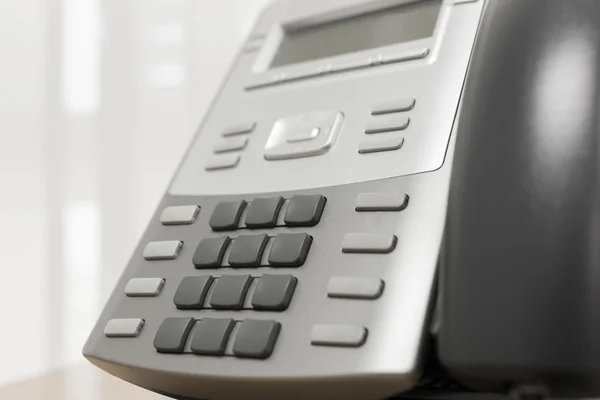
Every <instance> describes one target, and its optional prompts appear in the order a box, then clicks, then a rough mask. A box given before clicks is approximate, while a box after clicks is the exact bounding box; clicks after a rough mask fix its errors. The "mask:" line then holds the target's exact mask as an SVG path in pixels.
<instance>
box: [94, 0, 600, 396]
mask: <svg viewBox="0 0 600 400" xmlns="http://www.w3.org/2000/svg"><path fill="white" fill-rule="evenodd" d="M598 21H600V4H598V3H597V2H595V1H593V0H572V1H569V2H564V1H562V0H528V1H517V0H390V1H387V0H323V1H319V2H313V1H301V0H282V1H278V2H275V3H273V4H272V5H271V6H270V7H269V8H267V9H266V10H265V12H264V13H263V15H262V16H261V18H260V20H259V21H258V23H257V25H256V26H255V29H254V30H253V32H252V34H251V35H250V37H249V39H248V41H247V42H246V43H245V44H244V47H243V49H242V50H241V52H240V55H239V57H238V58H237V60H236V62H235V64H234V66H233V68H232V69H231V70H230V73H229V75H228V77H227V79H226V81H225V83H224V84H223V86H222V88H221V91H220V93H219V94H218V96H217V98H216V99H215V101H214V103H213V106H212V108H211V110H210V112H209V114H208V116H207V118H206V120H205V121H204V122H203V124H202V125H201V127H200V128H199V130H198V134H197V135H196V137H195V139H194V143H193V144H192V145H191V147H190V149H189V151H188V153H187V154H186V156H185V158H184V161H183V162H182V164H181V165H180V167H179V169H178V171H177V173H176V174H175V177H174V178H173V180H172V182H171V183H170V185H169V188H168V190H167V192H166V193H165V196H164V198H163V200H162V202H161V203H160V205H159V207H158V209H157V211H156V213H155V215H154V216H153V217H152V219H151V221H150V223H149V225H148V228H147V230H146V232H145V233H144V235H143V237H142V239H141V241H140V243H139V245H138V246H137V248H136V249H135V251H134V252H133V255H132V257H131V260H130V262H129V264H128V266H127V268H126V269H125V270H124V272H123V275H122V277H121V278H120V280H119V282H118V283H117V286H116V288H115V290H114V292H113V293H112V295H111V297H110V299H109V300H108V303H107V305H106V307H105V309H104V311H103V313H102V315H101V316H100V318H99V320H98V323H97V324H96V326H95V328H94V330H93V331H92V333H91V335H90V337H89V339H88V342H87V344H86V346H85V348H84V355H85V356H86V357H87V358H88V359H89V360H90V361H91V362H92V363H94V364H95V365H97V366H99V367H100V368H102V369H104V370H105V371H107V372H109V373H111V374H113V375H116V376H118V377H120V378H122V379H124V380H127V381H129V382H131V383H133V384H136V385H139V386H142V387H144V388H147V389H149V390H151V391H154V392H157V393H162V394H165V395H167V396H170V397H173V398H177V399H215V400H218V399H237V398H240V399H243V398H248V399H281V398H286V399H305V398H328V397H331V398H338V397H340V398H342V397H343V398H347V399H383V398H386V397H390V396H394V395H399V396H405V397H409V398H418V397H423V398H427V397H430V396H442V397H444V396H452V395H454V394H457V393H459V394H461V395H463V394H465V393H467V392H472V393H498V394H517V395H521V396H537V397H543V396H562V397H568V396H591V395H597V394H598V393H600V385H599V384H597V383H595V381H598V374H599V372H598V371H600V368H598V367H600V365H599V361H598V360H600V354H598V353H599V352H600V345H596V344H595V343H596V342H595V341H594V339H595V336H596V335H595V333H596V331H597V330H598V328H600V320H599V319H600V316H596V315H595V313H594V311H595V308H594V304H595V300H596V297H597V296H599V295H597V294H596V292H597V291H596V290H595V284H594V282H595V279H594V278H595V276H594V271H595V265H594V263H595V262H597V261H596V260H598V259H600V257H598V256H599V254H597V251H596V250H595V249H596V245H595V241H596V240H595V239H596V238H597V237H598V236H600V235H597V234H596V232H597V229H596V226H597V224H598V222H597V221H596V220H597V217H596V215H597V213H596V207H597V206H596V204H600V203H598V201H596V197H597V194H596V192H597V190H596V185H594V182H595V179H594V178H595V175H594V174H595V171H596V170H597V163H598V159H599V157H598V155H597V153H598V151H599V150H598V145H597V144H598V143H597V141H598V139H596V137H597V135H596V131H597V128H598V122H597V120H596V118H595V117H594V116H595V112H596V110H597V109H598V107H597V106H598V104H597V103H598V102H599V101H600V100H598V96H597V95H596V93H599V92H600V91H598V90H596V89H597V87H598V85H599V83H598V82H600V80H598V79H597V76H598V73H597V65H598V50H597V49H600V35H599V34H600V29H599V28H597V22H598ZM463 87H464V88H465V89H464V93H463Z"/></svg>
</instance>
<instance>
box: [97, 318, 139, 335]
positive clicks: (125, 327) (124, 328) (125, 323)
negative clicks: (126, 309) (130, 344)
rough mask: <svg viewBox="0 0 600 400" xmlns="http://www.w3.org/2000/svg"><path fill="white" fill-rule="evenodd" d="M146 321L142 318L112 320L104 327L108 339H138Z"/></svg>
mask: <svg viewBox="0 0 600 400" xmlns="http://www.w3.org/2000/svg"><path fill="white" fill-rule="evenodd" d="M143 326H144V320H143V319H140V318H119V319H111V320H110V321H108V322H107V323H106V326H105V327H104V334H105V335H106V336H107V337H136V336H138V335H139V334H140V332H141V331H142V328H143Z"/></svg>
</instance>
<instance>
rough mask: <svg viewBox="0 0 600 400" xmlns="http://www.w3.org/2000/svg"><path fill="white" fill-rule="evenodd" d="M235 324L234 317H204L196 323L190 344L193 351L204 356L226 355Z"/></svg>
mask: <svg viewBox="0 0 600 400" xmlns="http://www.w3.org/2000/svg"><path fill="white" fill-rule="evenodd" d="M234 325H235V322H234V321H233V319H221V318H202V319H201V320H200V321H198V322H197V323H196V330H195V331H194V336H193V338H192V343H191V346H190V347H191V350H192V352H193V353H195V354H200V355H204V356H222V355H224V354H225V347H226V346H227V340H228V339H229V335H230V334H231V330H232V329H233V327H234Z"/></svg>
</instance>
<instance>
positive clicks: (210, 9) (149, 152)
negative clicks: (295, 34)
mask: <svg viewBox="0 0 600 400" xmlns="http://www.w3.org/2000/svg"><path fill="white" fill-rule="evenodd" d="M268 2H269V0H112V1H111V0H2V1H0V183H1V185H2V186H1V189H0V251H1V259H0V265H1V267H0V268H1V271H2V275H3V279H2V281H1V290H0V318H1V319H0V321H1V323H0V343H1V344H2V353H1V354H2V355H1V356H0V385H2V384H5V383H9V382H12V381H16V380H20V379H24V378H27V377H29V376H33V375H37V374H39V373H42V372H44V371H47V370H51V369H55V368H58V367H61V366H64V365H67V364H71V363H77V362H82V357H81V347H82V346H83V343H84V341H85V339H86V338H87V334H88V333H89V331H90V329H91V327H92V325H93V323H94V322H95V319H96V317H97V316H98V314H99V312H100V311H101V308H102V306H103V304H104V301H105V300H106V298H107V296H108V295H109V293H110V291H111V290H112V287H113V285H114V283H115V282H116V280H117V278H118V277H119V275H120V273H121V271H122V269H123V268H124V267H125V264H126V262H127V259H128V258H129V255H130V253H131V252H132V251H133V248H134V246H135V244H136V242H137V240H138V238H139V237H140V235H141V233H142V231H143V230H144V228H145V225H146V223H147V221H148V220H149V218H150V215H151V214H152V212H153V211H154V207H155V206H156V205H157V203H158V201H159V200H160V198H161V196H162V193H163V191H164V190H165V188H166V185H167V183H168V181H169V179H170V178H171V175H172V174H173V172H174V169H175V168H176V166H177V164H178V162H179V161H180V157H181V156H182V155H183V152H184V151H185V149H186V147H187V145H188V144H189V142H190V140H191V137H192V135H193V132H194V130H195V128H196V126H197V125H198V124H199V122H200V121H201V119H202V117H203V115H204V113H205V111H206V109H207V107H208V105H209V104H210V101H211V99H212V97H213V96H214V94H215V93H216V91H217V89H218V87H219V84H220V82H221V80H222V79H223V77H224V74H225V72H226V71H227V69H228V67H229V65H230V63H231V62H232V60H233V58H234V57H235V55H236V52H237V51H238V49H239V47H240V46H241V43H242V41H243V40H244V38H245V35H246V34H247V33H248V32H249V30H250V29H251V28H252V25H253V23H254V21H255V20H256V18H257V16H258V14H259V12H260V10H261V9H262V8H263V7H264V6H265V5H266V4H267V3H268Z"/></svg>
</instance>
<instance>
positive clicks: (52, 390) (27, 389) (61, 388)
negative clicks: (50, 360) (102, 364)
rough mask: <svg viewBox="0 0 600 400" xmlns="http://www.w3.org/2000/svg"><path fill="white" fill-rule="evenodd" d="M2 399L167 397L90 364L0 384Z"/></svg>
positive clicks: (158, 399) (134, 399)
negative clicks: (3, 384) (12, 382)
mask: <svg viewBox="0 0 600 400" xmlns="http://www.w3.org/2000/svg"><path fill="white" fill-rule="evenodd" d="M0 399H2V400H13V399H14V400H167V398H166V397H164V396H160V395H157V394H154V393H151V392H148V391H147V390H144V389H141V388H138V387H136V386H134V385H132V384H129V383H127V382H124V381H122V380H120V379H117V378H115V377H113V376H111V375H109V374H107V373H105V372H103V371H101V370H99V369H98V368H95V367H94V366H92V365H91V364H80V365H77V366H74V367H71V368H67V369H64V370H60V371H56V372H52V373H49V374H47V375H43V376H40V377H37V378H32V379H28V380H25V381H22V382H17V383H14V384H10V385H8V386H0Z"/></svg>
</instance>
